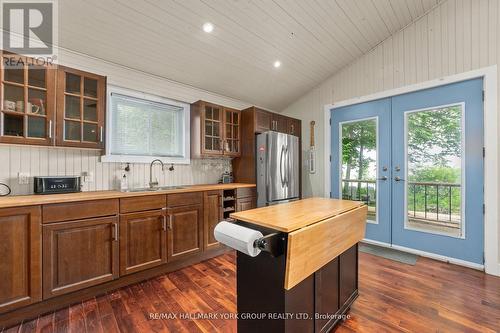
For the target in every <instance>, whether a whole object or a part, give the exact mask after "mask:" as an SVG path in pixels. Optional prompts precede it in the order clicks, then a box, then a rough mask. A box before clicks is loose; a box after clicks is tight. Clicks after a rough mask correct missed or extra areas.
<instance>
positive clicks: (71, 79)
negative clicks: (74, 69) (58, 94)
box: [66, 73, 81, 95]
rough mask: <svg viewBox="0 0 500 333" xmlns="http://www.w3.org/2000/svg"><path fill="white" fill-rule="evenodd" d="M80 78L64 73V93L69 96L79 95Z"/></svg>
mask: <svg viewBox="0 0 500 333" xmlns="http://www.w3.org/2000/svg"><path fill="white" fill-rule="evenodd" d="M80 82H81V78H80V76H79V75H75V74H71V73H66V92H68V93H71V94H78V95H80V94H81V87H80Z"/></svg>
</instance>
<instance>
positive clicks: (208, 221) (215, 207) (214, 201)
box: [203, 191, 223, 250]
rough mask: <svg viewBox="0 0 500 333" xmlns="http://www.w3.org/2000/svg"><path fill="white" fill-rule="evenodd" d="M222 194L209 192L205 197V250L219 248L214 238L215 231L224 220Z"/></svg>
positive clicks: (220, 192)
mask: <svg viewBox="0 0 500 333" xmlns="http://www.w3.org/2000/svg"><path fill="white" fill-rule="evenodd" d="M222 192H223V191H207V192H205V193H204V195H203V230H204V237H203V249H205V250H207V249H210V248H214V247H218V246H219V242H218V241H217V240H216V239H215V237H214V229H215V226H216V225H217V223H219V222H220V221H222V219H223V207H222Z"/></svg>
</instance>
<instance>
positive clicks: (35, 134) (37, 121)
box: [28, 117, 45, 138]
mask: <svg viewBox="0 0 500 333" xmlns="http://www.w3.org/2000/svg"><path fill="white" fill-rule="evenodd" d="M28 136H29V137H30V138H45V117H28Z"/></svg>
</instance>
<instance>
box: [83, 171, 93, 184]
mask: <svg viewBox="0 0 500 333" xmlns="http://www.w3.org/2000/svg"><path fill="white" fill-rule="evenodd" d="M82 177H83V182H84V183H93V182H94V173H93V172H89V171H83V172H82Z"/></svg>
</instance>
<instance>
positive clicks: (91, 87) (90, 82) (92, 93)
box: [83, 77, 97, 98]
mask: <svg viewBox="0 0 500 333" xmlns="http://www.w3.org/2000/svg"><path fill="white" fill-rule="evenodd" d="M83 87H84V91H85V96H88V97H94V98H97V80H94V79H89V78H88V77H86V78H85V79H84V82H83Z"/></svg>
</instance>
